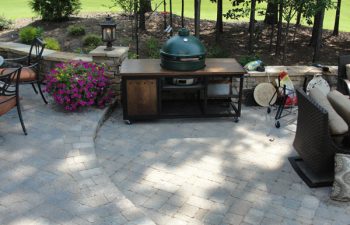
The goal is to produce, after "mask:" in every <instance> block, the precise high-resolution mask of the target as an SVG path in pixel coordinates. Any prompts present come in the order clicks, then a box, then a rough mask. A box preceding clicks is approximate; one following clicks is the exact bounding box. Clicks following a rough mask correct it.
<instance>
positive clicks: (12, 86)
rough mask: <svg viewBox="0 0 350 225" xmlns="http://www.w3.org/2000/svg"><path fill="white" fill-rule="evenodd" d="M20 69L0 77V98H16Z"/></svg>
mask: <svg viewBox="0 0 350 225" xmlns="http://www.w3.org/2000/svg"><path fill="white" fill-rule="evenodd" d="M21 70H22V67H19V68H18V69H14V70H13V71H12V72H10V73H7V74H2V75H0V96H18V86H19V78H20V74H21Z"/></svg>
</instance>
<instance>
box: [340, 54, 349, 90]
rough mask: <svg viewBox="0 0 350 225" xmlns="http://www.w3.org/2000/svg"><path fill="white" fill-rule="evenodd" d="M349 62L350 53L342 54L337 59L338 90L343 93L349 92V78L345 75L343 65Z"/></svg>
mask: <svg viewBox="0 0 350 225" xmlns="http://www.w3.org/2000/svg"><path fill="white" fill-rule="evenodd" d="M346 64H350V55H342V56H340V57H339V61H338V86H337V89H338V91H339V92H341V93H343V94H344V95H349V94H350V80H349V79H348V77H347V76H346V68H345V65H346Z"/></svg>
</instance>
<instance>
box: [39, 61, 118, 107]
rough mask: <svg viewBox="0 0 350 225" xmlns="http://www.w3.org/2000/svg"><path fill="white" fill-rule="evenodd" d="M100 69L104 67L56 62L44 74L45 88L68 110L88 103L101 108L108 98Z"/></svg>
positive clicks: (76, 62)
mask: <svg viewBox="0 0 350 225" xmlns="http://www.w3.org/2000/svg"><path fill="white" fill-rule="evenodd" d="M104 72H105V71H104V68H103V67H101V66H98V65H97V64H95V63H88V62H82V61H72V62H68V63H60V64H57V65H56V68H55V69H53V70H52V71H51V72H50V73H49V74H48V75H46V78H45V80H46V88H45V91H46V92H47V93H49V94H50V95H51V96H52V97H53V99H54V100H55V102H56V103H58V104H60V105H62V106H64V108H65V109H66V110H69V111H75V110H77V109H78V108H80V107H84V106H91V105H97V106H98V107H104V106H105V105H106V104H108V103H109V102H110V101H111V99H112V93H111V91H110V90H108V86H109V84H110V83H109V80H108V78H107V77H106V76H105V75H104Z"/></svg>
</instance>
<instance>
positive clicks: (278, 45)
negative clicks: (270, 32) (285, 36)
mask: <svg viewBox="0 0 350 225" xmlns="http://www.w3.org/2000/svg"><path fill="white" fill-rule="evenodd" d="M283 8H284V6H283V1H281V2H280V3H279V12H278V24H277V41H276V55H280V53H281V41H282V22H283V21H282V20H283Z"/></svg>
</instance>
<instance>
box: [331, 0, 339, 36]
mask: <svg viewBox="0 0 350 225" xmlns="http://www.w3.org/2000/svg"><path fill="white" fill-rule="evenodd" d="M340 7H341V0H338V2H337V11H336V12H335V21H334V29H333V35H334V36H338V34H339V20H340Z"/></svg>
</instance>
